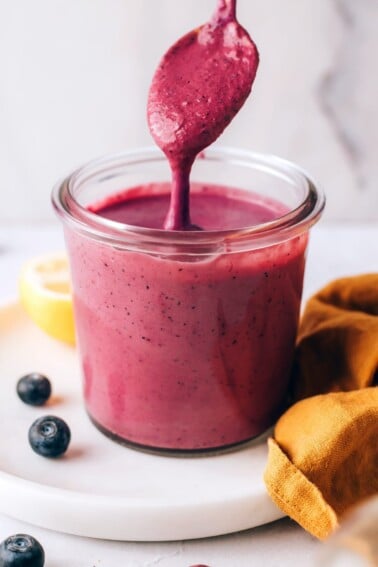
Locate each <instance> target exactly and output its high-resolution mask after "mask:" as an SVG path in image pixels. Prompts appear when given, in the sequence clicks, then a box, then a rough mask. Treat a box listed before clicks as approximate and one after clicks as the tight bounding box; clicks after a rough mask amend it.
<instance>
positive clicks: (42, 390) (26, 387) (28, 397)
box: [17, 372, 51, 406]
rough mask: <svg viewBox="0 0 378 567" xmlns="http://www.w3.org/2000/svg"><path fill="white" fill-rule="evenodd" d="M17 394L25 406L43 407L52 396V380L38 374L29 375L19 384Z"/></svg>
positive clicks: (21, 379) (20, 380)
mask: <svg viewBox="0 0 378 567" xmlns="http://www.w3.org/2000/svg"><path fill="white" fill-rule="evenodd" d="M17 394H18V397H19V398H21V400H22V401H23V402H25V404H29V405H31V406H42V405H43V404H44V403H46V402H47V400H48V399H49V397H50V395H51V384H50V380H49V379H48V378H47V377H46V376H43V374H39V373H38V372H32V373H31V374H27V375H26V376H23V377H22V378H20V379H19V381H18V382H17Z"/></svg>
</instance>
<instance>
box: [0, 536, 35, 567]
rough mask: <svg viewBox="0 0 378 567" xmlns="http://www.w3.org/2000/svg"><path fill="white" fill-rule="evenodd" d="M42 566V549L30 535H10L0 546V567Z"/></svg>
mask: <svg viewBox="0 0 378 567" xmlns="http://www.w3.org/2000/svg"><path fill="white" fill-rule="evenodd" d="M44 564H45V552H44V551H43V547H42V546H41V544H40V543H39V541H37V540H36V539H35V538H34V537H32V536H30V535H27V534H16V535H12V536H9V537H8V538H7V539H5V540H4V541H3V542H1V544H0V567H43V566H44Z"/></svg>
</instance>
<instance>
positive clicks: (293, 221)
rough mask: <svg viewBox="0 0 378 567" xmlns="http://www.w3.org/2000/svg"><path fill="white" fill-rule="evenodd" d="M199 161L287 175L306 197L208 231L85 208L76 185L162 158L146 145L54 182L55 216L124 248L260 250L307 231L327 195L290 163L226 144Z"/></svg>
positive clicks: (75, 227) (93, 236)
mask: <svg viewBox="0 0 378 567" xmlns="http://www.w3.org/2000/svg"><path fill="white" fill-rule="evenodd" d="M197 159H205V160H218V161H219V160H225V159H226V160H227V161H228V162H229V163H233V164H234V165H237V164H240V165H249V166H253V167H254V169H256V170H260V171H265V172H267V173H270V174H275V175H276V176H278V177H284V178H289V179H291V180H292V181H294V182H295V183H296V184H297V185H298V184H301V185H302V186H303V187H304V188H305V197H304V199H303V200H302V201H301V202H300V203H299V205H297V206H296V207H295V208H293V209H291V210H289V211H288V212H287V213H284V214H283V215H281V216H280V217H278V218H277V219H274V220H272V221H268V222H264V223H260V224H257V225H254V226H251V227H247V228H241V229H227V230H206V231H185V230H174V231H168V230H165V229H163V228H161V229H160V228H145V227H140V226H135V225H128V224H124V223H120V222H118V221H114V220H110V219H107V218H105V217H102V216H101V215H98V214H96V213H94V212H91V211H90V210H88V209H87V208H86V207H85V206H83V205H81V204H80V203H79V202H78V200H77V199H76V198H75V196H74V194H73V189H74V188H75V187H77V185H78V183H81V184H82V183H84V182H88V181H89V180H90V179H91V177H94V176H97V175H99V174H106V173H109V174H110V172H111V170H114V169H115V168H116V167H119V166H126V165H128V166H129V165H134V164H138V163H145V162H153V161H155V162H156V161H161V162H162V161H164V160H166V158H165V156H164V154H163V153H162V152H161V151H160V150H159V149H157V148H155V147H144V148H138V149H135V150H128V151H123V152H120V153H117V154H110V155H106V156H103V157H101V158H98V159H95V160H91V161H89V162H88V163H86V164H85V165H83V166H81V167H79V168H77V169H76V170H74V171H73V172H71V173H70V174H69V175H68V176H66V177H65V178H64V179H63V180H62V181H60V182H58V183H57V184H56V185H55V186H54V188H53V191H52V195H51V199H52V204H53V207H54V209H55V211H56V213H57V214H58V216H59V217H60V218H61V219H62V220H63V221H64V222H65V223H67V224H68V225H70V226H71V227H72V228H73V229H75V230H76V231H78V232H80V233H82V234H86V235H87V236H90V237H92V238H95V239H98V240H101V241H106V242H109V243H112V244H113V245H117V244H119V245H121V246H125V245H128V244H129V243H130V241H134V243H136V242H137V241H139V242H140V241H143V242H144V245H145V247H147V248H153V247H154V246H156V245H158V246H159V247H160V248H161V247H163V248H164V246H168V247H172V246H175V247H179V248H180V249H181V252H185V251H186V250H189V249H190V248H191V247H193V246H194V247H197V248H198V247H201V246H205V247H206V246H209V244H215V243H220V242H222V243H224V242H235V241H236V240H237V241H240V240H242V241H246V240H248V241H249V243H250V245H251V244H252V247H253V248H254V247H256V248H260V247H262V246H267V245H269V244H274V243H278V242H281V241H285V240H289V239H291V238H293V237H294V236H298V235H300V234H301V233H303V232H306V231H307V230H308V229H309V228H310V227H311V226H312V225H313V224H315V222H316V221H317V220H318V219H319V217H320V215H321V213H322V211H323V209H324V206H325V195H324V193H323V191H322V190H321V189H319V188H318V187H317V186H316V185H315V183H314V182H313V181H312V179H311V178H310V176H309V175H308V174H307V173H306V172H305V171H304V170H303V169H302V168H300V167H299V166H297V165H295V164H294V163H292V162H290V161H288V160H285V159H283V158H280V157H278V156H275V155H273V154H263V153H258V152H252V151H248V150H240V149H234V148H230V147H224V146H218V147H216V146H215V147H212V148H209V149H207V150H205V151H204V152H202V153H201V154H200V155H199V156H198V158H197Z"/></svg>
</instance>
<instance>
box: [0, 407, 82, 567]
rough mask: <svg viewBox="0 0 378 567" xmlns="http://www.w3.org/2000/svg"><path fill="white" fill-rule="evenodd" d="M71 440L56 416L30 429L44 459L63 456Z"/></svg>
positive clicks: (65, 425) (32, 445)
mask: <svg viewBox="0 0 378 567" xmlns="http://www.w3.org/2000/svg"><path fill="white" fill-rule="evenodd" d="M70 440H71V431H70V428H69V427H68V425H67V424H66V422H65V421H63V419H60V418H59V417H56V416H54V415H46V416H43V417H40V418H39V419H37V420H36V421H35V422H34V423H33V424H32V425H31V427H30V429H29V443H30V446H31V448H32V449H33V451H35V453H37V454H38V455H41V456H42V457H59V456H60V455H63V453H65V452H66V450H67V447H68V445H69V443H70ZM0 567H1V564H0Z"/></svg>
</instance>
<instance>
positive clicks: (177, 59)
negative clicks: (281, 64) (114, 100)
mask: <svg viewBox="0 0 378 567" xmlns="http://www.w3.org/2000/svg"><path fill="white" fill-rule="evenodd" d="M258 62H259V57H258V52H257V49H256V46H255V44H254V43H253V41H252V40H251V38H250V36H249V35H248V33H247V32H246V30H245V29H244V28H242V27H241V26H240V24H239V23H238V22H237V20H236V0H219V2H218V7H217V10H216V12H215V14H214V16H213V17H212V18H211V20H210V21H209V22H207V23H206V24H204V25H203V26H200V27H199V28H197V29H195V30H193V31H191V32H189V33H188V34H186V35H185V36H184V37H182V38H181V39H179V40H178V41H177V43H175V44H174V45H173V46H172V47H171V48H170V49H169V50H168V52H167V53H166V54H165V55H164V57H163V59H162V61H161V62H160V64H159V66H158V69H157V70H156V72H155V75H154V77H153V80H152V84H151V87H150V92H149V96H148V104H147V117H148V123H149V127H150V131H151V134H152V136H153V138H154V140H155V142H156V144H157V145H158V146H159V147H160V148H161V149H162V150H163V152H164V153H165V155H166V156H167V158H168V161H169V164H170V167H171V171H172V191H171V202H170V208H169V211H168V214H167V217H166V219H165V222H164V228H166V229H174V230H188V229H193V228H197V227H195V225H193V224H192V222H191V218H190V207H189V175H190V170H191V168H192V165H193V162H194V160H195V158H196V156H197V154H198V153H199V152H201V151H202V150H203V149H205V148H206V147H208V146H209V145H210V144H212V143H213V142H214V141H215V140H216V139H217V138H218V137H219V136H220V134H221V133H222V132H223V130H224V129H225V128H226V126H227V125H228V124H229V123H230V122H231V120H232V119H233V118H234V116H235V115H236V114H237V112H238V111H239V110H240V108H241V107H242V105H243V104H244V102H245V101H246V99H247V97H248V95H249V94H250V92H251V88H252V83H253V81H254V78H255V75H256V71H257V67H258ZM201 228H202V227H201Z"/></svg>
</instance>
